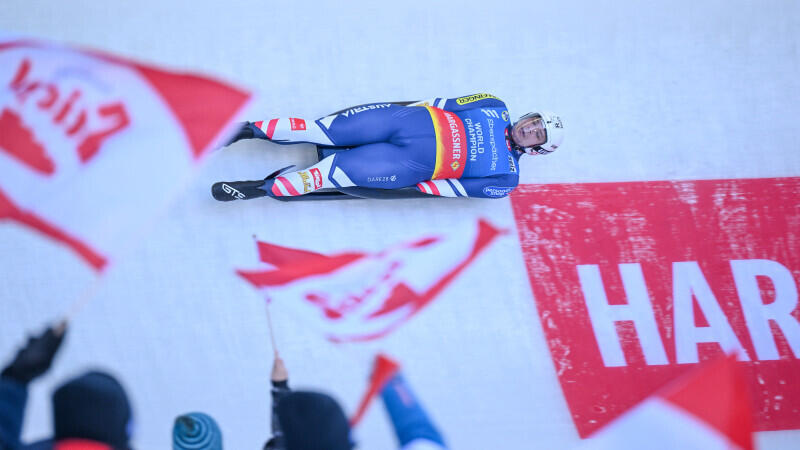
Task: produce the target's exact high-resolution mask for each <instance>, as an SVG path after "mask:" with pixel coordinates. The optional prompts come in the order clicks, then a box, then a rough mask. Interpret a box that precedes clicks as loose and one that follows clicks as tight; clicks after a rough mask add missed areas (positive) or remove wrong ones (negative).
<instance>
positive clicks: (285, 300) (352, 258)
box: [237, 220, 506, 342]
mask: <svg viewBox="0 0 800 450" xmlns="http://www.w3.org/2000/svg"><path fill="white" fill-rule="evenodd" d="M505 232H506V231H505V230H499V229H497V228H495V227H494V226H492V225H491V224H490V223H489V222H486V221H484V220H481V221H479V222H478V223H477V226H476V227H475V226H469V227H464V229H463V230H457V231H454V232H452V233H450V234H448V235H446V236H426V237H422V238H419V239H416V240H413V241H411V242H404V243H400V244H398V245H394V246H391V247H389V248H387V249H385V250H382V251H379V252H361V251H354V252H344V253H337V254H334V255H323V254H320V253H315V252H311V251H306V250H300V249H292V248H287V247H281V246H278V245H274V244H269V243H266V242H258V250H259V256H260V259H261V261H263V262H265V263H268V264H270V266H271V267H270V268H268V269H266V270H238V271H237V273H238V274H239V275H240V276H241V277H242V278H244V279H245V280H247V281H248V282H249V283H250V284H252V285H253V286H254V287H256V288H258V289H261V290H263V292H264V293H265V295H266V296H267V297H268V299H269V300H270V301H271V302H274V304H275V307H276V308H288V309H291V310H293V311H294V312H296V314H297V315H298V316H299V317H302V318H303V319H305V320H307V321H308V322H309V323H310V324H311V326H312V327H314V328H317V329H320V330H322V331H323V333H324V334H325V336H326V337H327V338H328V339H329V340H331V341H334V342H345V341H364V340H370V339H377V338H379V337H382V336H384V335H386V334H388V333H389V332H391V331H392V330H394V329H395V328H397V327H398V326H400V325H401V324H403V323H404V322H405V321H407V320H408V319H409V318H411V317H412V316H413V315H414V314H416V313H418V312H419V311H420V310H422V308H424V307H425V306H426V305H428V304H429V303H430V302H432V301H433V300H435V299H436V298H437V296H438V295H439V294H440V293H441V292H442V291H443V290H444V289H445V288H446V287H447V286H448V285H449V284H450V283H451V282H453V280H454V279H455V278H456V277H458V276H459V275H460V274H461V273H462V272H463V271H464V269H466V268H467V267H468V266H469V265H470V264H471V263H472V262H473V261H474V260H475V259H476V258H477V257H478V256H479V255H480V253H481V252H482V251H483V250H484V249H486V248H487V247H488V246H489V245H490V244H491V243H492V242H493V241H494V239H495V238H497V237H498V236H499V235H501V234H504V233H505Z"/></svg>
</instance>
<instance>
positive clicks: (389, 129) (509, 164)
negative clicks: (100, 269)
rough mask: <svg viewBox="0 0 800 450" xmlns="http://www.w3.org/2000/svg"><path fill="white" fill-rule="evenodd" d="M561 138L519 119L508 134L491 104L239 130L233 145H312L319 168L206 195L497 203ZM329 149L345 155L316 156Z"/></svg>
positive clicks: (451, 103) (430, 103)
mask: <svg viewBox="0 0 800 450" xmlns="http://www.w3.org/2000/svg"><path fill="white" fill-rule="evenodd" d="M562 134H563V125H562V122H561V119H560V118H559V117H558V116H556V115H554V114H551V113H530V114H526V115H525V116H523V117H522V118H520V120H518V121H517V122H516V123H514V124H513V125H512V124H511V122H510V120H509V114H508V110H507V108H506V105H505V103H503V102H502V101H501V100H500V99H498V98H496V97H494V96H492V95H489V94H476V95H470V96H466V97H459V98H451V99H445V98H433V99H429V100H424V101H418V102H404V103H371V104H367V105H361V106H357V107H353V108H350V109H346V110H343V111H339V112H337V113H334V114H331V115H329V116H326V117H323V118H321V119H319V120H314V121H312V120H305V119H300V118H278V119H271V120H264V121H259V122H254V123H250V122H247V123H245V124H244V125H243V127H242V129H241V130H240V131H239V134H238V135H237V136H236V138H235V139H234V141H236V140H239V139H243V138H260V139H267V140H270V141H272V142H275V143H278V144H298V143H313V144H317V145H318V147H319V148H321V149H323V151H321V152H320V156H321V158H320V161H319V162H318V163H317V164H314V165H313V166H311V167H309V168H307V169H305V170H298V171H293V172H284V173H280V174H279V173H275V174H273V175H270V176H269V177H267V178H266V179H265V180H259V181H255V182H224V183H216V184H215V185H214V188H213V189H212V193H213V194H214V197H215V198H216V199H217V200H222V201H228V200H236V199H248V198H254V197H261V196H264V195H270V196H272V197H277V198H281V197H290V196H292V197H293V196H301V195H304V194H309V193H313V192H315V191H319V190H321V189H322V190H338V191H345V192H346V191H347V188H351V187H354V186H358V187H362V188H372V189H371V190H375V191H380V190H386V189H401V188H409V189H412V190H416V191H418V193H423V194H428V195H435V196H442V197H483V198H499V197H505V196H506V195H508V194H509V193H510V192H511V191H512V190H513V189H514V188H515V187H516V186H517V183H518V180H519V173H518V168H519V158H520V156H521V155H522V154H523V153H529V154H546V153H550V152H552V151H553V150H555V149H556V148H557V147H558V146H559V145H560V142H561V139H562ZM329 148H344V151H333V152H326V151H324V149H329ZM407 190H408V189H407Z"/></svg>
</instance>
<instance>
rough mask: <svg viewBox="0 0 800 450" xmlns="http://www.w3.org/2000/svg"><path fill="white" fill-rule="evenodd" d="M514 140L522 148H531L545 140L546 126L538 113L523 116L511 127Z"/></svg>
mask: <svg viewBox="0 0 800 450" xmlns="http://www.w3.org/2000/svg"><path fill="white" fill-rule="evenodd" d="M511 137H512V138H513V139H514V142H515V143H516V144H517V145H519V146H520V147H523V148H532V147H536V146H539V145H543V144H544V143H545V142H547V128H546V127H545V124H544V121H543V120H542V117H541V116H540V115H538V114H533V115H530V116H523V117H522V118H521V119H519V120H518V121H517V123H515V124H514V126H513V127H512V128H511Z"/></svg>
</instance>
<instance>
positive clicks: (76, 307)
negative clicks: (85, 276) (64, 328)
mask: <svg viewBox="0 0 800 450" xmlns="http://www.w3.org/2000/svg"><path fill="white" fill-rule="evenodd" d="M101 281H102V276H99V275H96V276H95V278H94V281H92V282H91V283H90V284H89V286H87V287H86V289H84V290H83V291H82V292H81V294H80V295H79V296H78V298H76V299H75V300H74V301H73V302H72V303H71V304H70V305H69V309H67V312H66V313H65V314H64V318H63V319H62V320H63V321H64V323H67V324H69V323H72V321H73V320H74V319H75V316H77V315H78V314H80V313H81V311H83V310H84V309H85V308H86V305H88V304H89V302H90V301H92V299H93V298H94V297H95V295H97V290H98V289H99V288H100V284H101Z"/></svg>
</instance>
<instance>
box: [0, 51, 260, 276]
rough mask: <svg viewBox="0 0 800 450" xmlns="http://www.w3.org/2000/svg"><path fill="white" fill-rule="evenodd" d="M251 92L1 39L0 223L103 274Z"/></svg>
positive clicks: (90, 55) (226, 127)
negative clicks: (48, 242)
mask: <svg viewBox="0 0 800 450" xmlns="http://www.w3.org/2000/svg"><path fill="white" fill-rule="evenodd" d="M250 97H251V95H250V93H248V92H246V91H245V90H242V89H240V88H237V87H234V86H231V85H229V84H226V83H222V82H219V81H216V80H213V79H210V78H207V77H204V76H199V75H194V74H189V73H176V72H171V71H168V70H163V69H160V68H157V67H153V66H149V65H145V64H141V63H138V62H133V61H130V60H127V59H124V58H120V57H117V56H113V55H109V54H104V53H99V52H95V51H88V50H82V49H76V48H72V47H67V46H61V45H56V44H52V43H48V42H43V41H34V40H15V39H10V38H3V37H2V36H0V222H2V221H5V222H11V223H15V224H18V225H22V226H24V227H26V228H27V229H28V230H30V231H32V232H35V233H38V234H39V235H41V236H43V237H46V238H49V239H51V240H52V241H53V242H56V243H59V244H62V245H63V246H64V247H65V248H67V249H70V250H71V251H73V252H74V253H75V254H76V255H77V256H78V257H80V258H81V259H82V260H83V261H84V262H85V263H87V264H88V265H89V266H90V267H92V268H93V269H95V270H97V271H101V270H102V269H103V268H105V267H106V266H107V265H108V263H109V262H110V261H111V260H113V259H114V258H115V257H117V256H118V255H119V254H120V253H121V252H122V251H123V250H125V249H126V248H125V246H126V245H127V244H128V243H129V242H131V241H134V240H135V239H132V238H135V237H136V235H137V234H138V233H139V230H141V229H142V228H143V227H144V225H145V224H146V223H147V222H148V221H150V220H152V218H153V216H154V215H155V214H156V213H157V212H158V211H160V210H163V209H164V207H165V205H166V203H168V199H170V198H171V197H172V196H173V195H174V194H175V193H176V191H177V190H178V188H179V187H180V186H181V185H182V184H185V182H186V181H187V180H188V177H189V176H190V175H191V173H192V172H193V171H194V169H195V168H196V167H197V166H198V162H199V161H200V160H201V159H202V157H203V156H204V155H205V154H206V153H207V152H208V151H209V150H210V149H211V148H214V147H215V146H217V145H218V144H219V143H220V142H221V141H222V139H223V138H225V137H226V136H227V134H228V133H229V132H230V131H231V128H232V127H233V126H234V125H235V123H234V120H235V119H236V118H237V115H238V114H239V113H240V112H241V111H242V110H243V108H244V107H245V106H246V105H247V104H248V103H249V100H250Z"/></svg>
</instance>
